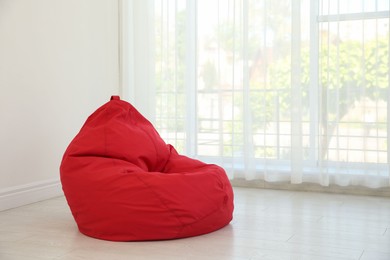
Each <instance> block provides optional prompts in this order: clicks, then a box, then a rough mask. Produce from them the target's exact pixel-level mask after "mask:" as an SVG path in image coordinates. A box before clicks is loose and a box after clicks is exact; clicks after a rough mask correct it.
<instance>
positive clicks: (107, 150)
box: [60, 96, 233, 241]
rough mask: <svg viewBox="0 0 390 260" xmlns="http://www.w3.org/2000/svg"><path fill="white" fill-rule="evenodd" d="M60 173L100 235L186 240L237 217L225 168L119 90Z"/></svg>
mask: <svg viewBox="0 0 390 260" xmlns="http://www.w3.org/2000/svg"><path fill="white" fill-rule="evenodd" d="M60 175H61V183H62V188H63V191H64V194H65V197H66V199H67V202H68V204H69V207H70V209H71V212H72V215H73V217H74V219H75V221H76V223H77V225H78V228H79V230H80V232H81V233H83V234H85V235H87V236H91V237H94V238H99V239H105V240H112V241H140V240H161V239H175V238H183V237H190V236H196V235H201V234H205V233H209V232H212V231H215V230H217V229H220V228H222V227H224V226H225V225H227V224H228V223H229V222H230V221H231V220H232V213H233V191H232V187H231V184H230V182H229V180H228V178H227V176H226V173H225V171H224V170H223V169H222V168H221V167H219V166H217V165H213V164H205V163H203V162H200V161H198V160H194V159H191V158H188V157H185V156H183V155H179V154H178V153H177V152H176V150H175V149H174V147H172V146H171V145H167V144H166V143H165V142H164V141H163V140H162V139H161V137H160V136H159V134H158V133H157V131H156V130H155V129H154V127H153V126H152V124H151V123H150V122H149V121H148V120H147V119H145V118H144V117H143V116H142V115H141V114H140V113H139V112H138V111H137V110H136V109H135V108H134V107H133V106H132V105H131V104H129V103H127V102H125V101H122V100H120V99H119V97H118V96H113V97H111V100H110V101H109V102H108V103H106V104H104V105H103V106H101V107H100V108H99V109H97V110H96V111H95V112H94V113H93V114H92V115H91V116H89V117H88V119H87V121H86V122H85V123H84V125H83V127H82V128H81V130H80V132H79V133H78V134H77V135H76V137H75V138H74V139H73V140H72V142H71V143H70V144H69V146H68V148H67V150H66V151H65V154H64V156H63V159H62V162H61V166H60Z"/></svg>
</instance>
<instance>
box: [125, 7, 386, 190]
mask: <svg viewBox="0 0 390 260" xmlns="http://www.w3.org/2000/svg"><path fill="white" fill-rule="evenodd" d="M122 10H123V13H122V14H123V16H122V17H121V19H122V25H123V28H122V43H123V45H122V47H123V46H124V48H122V54H123V53H124V54H125V55H124V56H123V55H122V58H123V61H124V62H123V64H122V68H123V71H122V74H123V75H122V76H123V77H122V78H123V80H124V81H125V82H124V86H128V89H126V87H125V89H124V93H125V94H126V95H127V96H128V97H129V99H130V100H131V101H132V102H133V103H134V104H135V105H136V106H137V107H138V108H139V109H140V110H141V112H143V113H144V114H145V115H146V116H147V117H148V118H149V119H150V120H151V121H152V122H153V123H154V124H155V126H156V128H157V129H158V131H159V132H160V134H161V136H162V137H163V138H164V139H165V140H166V142H168V143H171V144H173V145H174V146H175V147H176V148H177V149H178V150H179V152H181V153H183V154H186V155H188V156H191V157H195V158H199V159H201V160H203V161H206V162H210V163H217V164H219V165H221V166H223V167H224V168H225V169H226V171H227V173H228V175H229V177H230V178H231V179H239V178H244V179H247V180H255V179H260V180H264V181H267V182H273V181H284V182H286V181H287V182H291V183H303V182H312V183H319V184H321V185H323V186H327V185H329V184H338V185H342V186H347V185H363V186H367V187H374V188H375V187H387V186H390V173H389V153H388V152H387V148H388V147H389V142H390V141H389V138H388V137H389V136H390V135H389V134H390V127H389V125H388V121H389V120H388V119H389V116H390V111H389V109H390V108H389V106H388V102H389V99H390V92H389V85H390V76H389V21H390V15H389V1H388V0H353V1H352V0H316V1H309V0H280V1H272V0H198V1H195V0H187V1H186V0H146V1H129V2H127V1H123V3H122ZM126 61H127V63H126Z"/></svg>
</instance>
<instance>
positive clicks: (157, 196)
mask: <svg viewBox="0 0 390 260" xmlns="http://www.w3.org/2000/svg"><path fill="white" fill-rule="evenodd" d="M135 176H136V178H137V179H138V180H140V181H141V182H142V183H143V184H144V185H145V186H146V187H147V188H148V189H149V190H151V191H152V193H153V194H154V195H155V196H156V198H157V199H158V200H159V201H160V202H161V204H162V205H164V207H165V208H166V209H167V210H168V211H169V212H170V213H171V214H172V215H173V216H174V217H175V218H176V220H177V221H178V222H179V223H180V225H181V226H182V227H183V226H184V224H183V222H181V220H180V218H179V217H178V216H177V215H176V213H175V211H174V210H172V209H171V208H170V207H168V205H167V204H166V203H165V202H164V201H163V200H162V199H161V197H160V196H159V195H158V194H157V193H156V192H155V191H154V189H152V188H151V187H150V186H149V184H148V183H146V182H145V181H144V180H143V179H142V178H140V176H138V175H137V174H135ZM181 229H182V228H181ZM178 234H180V232H178Z"/></svg>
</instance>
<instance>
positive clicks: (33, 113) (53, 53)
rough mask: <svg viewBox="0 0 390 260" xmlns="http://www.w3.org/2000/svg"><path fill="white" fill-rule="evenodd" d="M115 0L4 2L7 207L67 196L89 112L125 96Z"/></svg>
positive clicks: (0, 135)
mask: <svg viewBox="0 0 390 260" xmlns="http://www.w3.org/2000/svg"><path fill="white" fill-rule="evenodd" d="M118 73H119V68H118V4H117V1H113V0H66V1H63V0H34V1H32V0H0V210H2V209H6V208H10V207H14V206H19V205H23V204H26V203H29V202H34V201H37V200H40V199H45V198H47V197H50V196H54V195H56V194H60V193H61V187H60V185H59V182H58V181H59V165H60V162H61V157H62V154H63V153H64V151H65V149H66V147H67V145H68V144H69V142H70V141H71V139H72V138H73V137H74V135H75V134H76V133H77V132H78V130H79V129H80V127H81V125H82V124H83V122H84V121H85V120H86V118H87V116H88V115H89V114H91V113H92V112H93V111H94V110H95V109H96V108H97V107H98V106H100V105H102V104H103V103H105V102H106V101H108V100H109V98H110V95H112V94H118V93H119V82H118V81H119V80H118V79H119V76H118Z"/></svg>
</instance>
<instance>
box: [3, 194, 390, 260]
mask: <svg viewBox="0 0 390 260" xmlns="http://www.w3.org/2000/svg"><path fill="white" fill-rule="evenodd" d="M0 259H2V260H9V259H15V260H16V259H17V260H23V259H29V260H31V259H58V260H59V259H60V260H72V259H88V260H90V259H94V260H99V259H104V260H113V259H201V260H203V259H206V260H208V259H213V260H215V259H223V260H226V259H272V260H274V259H332V260H336V259H370V260H380V259H386V260H389V259H390V199H389V198H383V197H382V198H381V197H364V196H351V195H335V194H323V193H309V192H292V191H276V190H261V189H245V188H235V214H234V220H233V221H232V223H231V224H230V225H228V226H227V227H225V228H223V229H221V230H219V231H216V232H214V233H211V234H208V235H203V236H199V237H193V238H187V239H178V240H171V241H157V242H124V243H121V242H108V241H102V240H97V239H93V238H89V237H86V236H84V235H82V234H80V233H79V232H78V230H77V228H76V226H75V223H74V221H73V218H72V216H71V214H70V211H69V209H68V206H67V204H66V201H65V199H64V198H63V197H60V198H55V199H51V200H47V201H43V202H39V203H35V204H31V205H28V206H24V207H20V208H17V209H12V210H8V211H3V212H0Z"/></svg>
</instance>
